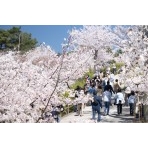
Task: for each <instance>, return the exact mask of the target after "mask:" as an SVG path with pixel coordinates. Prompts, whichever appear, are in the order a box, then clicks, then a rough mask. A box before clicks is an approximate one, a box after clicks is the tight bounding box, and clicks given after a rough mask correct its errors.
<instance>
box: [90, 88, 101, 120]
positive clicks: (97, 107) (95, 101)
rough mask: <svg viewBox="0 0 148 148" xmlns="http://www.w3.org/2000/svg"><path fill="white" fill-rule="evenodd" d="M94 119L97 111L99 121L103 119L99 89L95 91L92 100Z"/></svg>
mask: <svg viewBox="0 0 148 148" xmlns="http://www.w3.org/2000/svg"><path fill="white" fill-rule="evenodd" d="M91 105H92V119H93V120H95V119H96V118H95V116H96V112H97V113H98V119H97V122H100V121H101V112H100V108H102V102H101V98H100V97H99V96H98V95H97V91H94V92H93V100H92V103H91Z"/></svg>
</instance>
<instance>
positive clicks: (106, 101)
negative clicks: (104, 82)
mask: <svg viewBox="0 0 148 148" xmlns="http://www.w3.org/2000/svg"><path fill="white" fill-rule="evenodd" d="M103 101H104V115H109V108H110V103H111V92H110V91H109V87H106V88H105V91H104V92H103Z"/></svg>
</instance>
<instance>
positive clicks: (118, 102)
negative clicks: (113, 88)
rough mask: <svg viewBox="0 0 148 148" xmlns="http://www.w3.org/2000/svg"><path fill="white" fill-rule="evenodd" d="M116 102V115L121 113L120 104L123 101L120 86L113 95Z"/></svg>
mask: <svg viewBox="0 0 148 148" xmlns="http://www.w3.org/2000/svg"><path fill="white" fill-rule="evenodd" d="M115 99H116V104H117V113H118V115H120V114H122V104H123V103H124V96H123V93H122V92H121V88H119V89H118V93H117V94H116V95H115Z"/></svg>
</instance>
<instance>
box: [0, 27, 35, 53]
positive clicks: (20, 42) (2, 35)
mask: <svg viewBox="0 0 148 148" xmlns="http://www.w3.org/2000/svg"><path fill="white" fill-rule="evenodd" d="M36 44H37V40H36V39H35V38H32V35H31V34H30V33H26V32H22V31H21V27H12V28H11V29H8V30H3V29H0V49H1V50H19V51H22V52H25V51H28V50H30V49H32V48H34V47H35V46H36Z"/></svg>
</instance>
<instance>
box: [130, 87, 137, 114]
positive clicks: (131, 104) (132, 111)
mask: <svg viewBox="0 0 148 148" xmlns="http://www.w3.org/2000/svg"><path fill="white" fill-rule="evenodd" d="M135 101H136V97H135V92H134V91H133V90H132V91H131V95H130V96H129V98H128V103H129V106H130V115H131V116H133V115H134V104H135Z"/></svg>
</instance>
